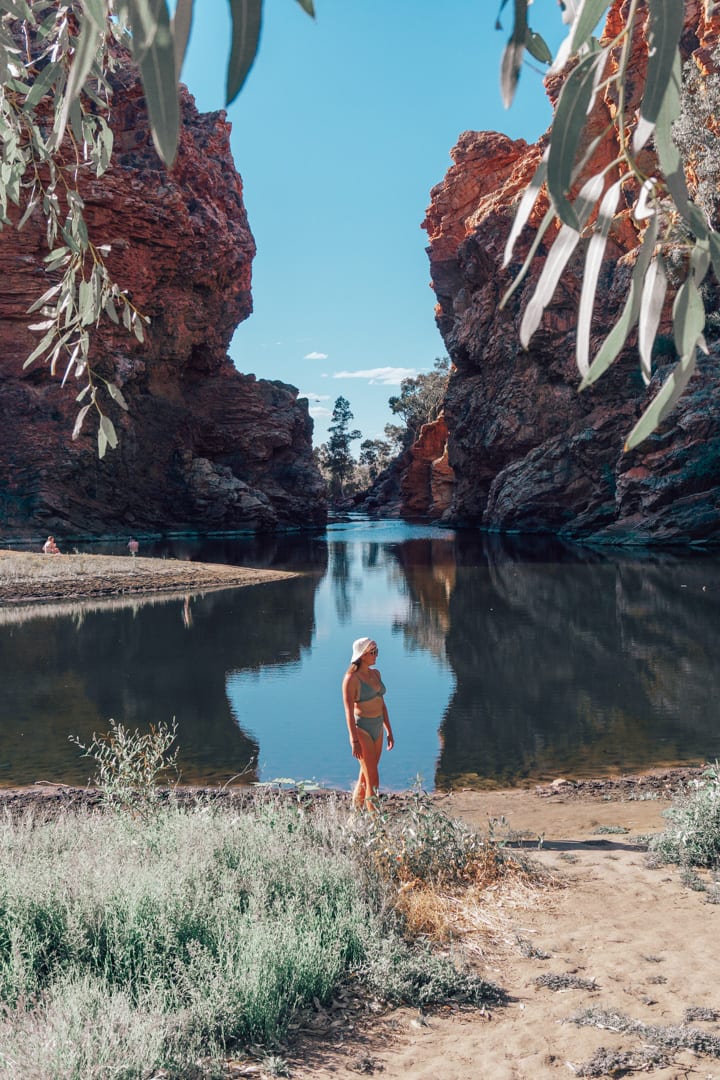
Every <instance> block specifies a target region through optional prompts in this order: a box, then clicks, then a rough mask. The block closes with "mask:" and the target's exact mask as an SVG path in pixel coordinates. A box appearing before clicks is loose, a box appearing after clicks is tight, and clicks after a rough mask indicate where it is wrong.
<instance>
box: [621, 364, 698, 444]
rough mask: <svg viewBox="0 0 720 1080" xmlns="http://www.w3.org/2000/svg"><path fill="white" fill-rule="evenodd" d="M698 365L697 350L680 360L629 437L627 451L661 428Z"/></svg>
mask: <svg viewBox="0 0 720 1080" xmlns="http://www.w3.org/2000/svg"><path fill="white" fill-rule="evenodd" d="M696 363H697V353H696V351H695V349H693V351H692V353H691V354H690V356H683V357H682V358H681V359H680V360H678V362H677V364H676V365H675V367H674V368H673V370H672V372H671V373H670V375H669V376H668V377H667V379H666V380H665V382H664V383H663V384H662V386H661V387H660V390H659V391H658V393H657V394H656V395H655V397H654V398H653V400H652V401H651V403H650V405H648V407H647V409H646V410H645V412H644V413H643V414H642V416H641V417H640V419H639V420H638V422H637V424H636V425H635V427H634V428H633V429H632V431H631V432H630V434H629V435H628V437H627V440H626V442H625V447H624V449H625V450H632V449H633V448H634V447H636V446H638V445H639V444H640V443H641V442H643V441H644V440H645V439H647V437H648V435H652V433H653V432H654V431H655V430H656V429H657V428H658V427H659V425H660V424H661V423H662V422H663V420H664V419H665V417H666V416H667V415H668V413H669V412H670V411H671V410H672V409H673V407H674V406H675V403H676V402H677V400H678V399H679V398H680V397H681V396H682V393H683V390H684V389H685V387H686V386H687V384H688V382H689V380H690V377H691V376H692V374H693V372H694V371H695V366H696Z"/></svg>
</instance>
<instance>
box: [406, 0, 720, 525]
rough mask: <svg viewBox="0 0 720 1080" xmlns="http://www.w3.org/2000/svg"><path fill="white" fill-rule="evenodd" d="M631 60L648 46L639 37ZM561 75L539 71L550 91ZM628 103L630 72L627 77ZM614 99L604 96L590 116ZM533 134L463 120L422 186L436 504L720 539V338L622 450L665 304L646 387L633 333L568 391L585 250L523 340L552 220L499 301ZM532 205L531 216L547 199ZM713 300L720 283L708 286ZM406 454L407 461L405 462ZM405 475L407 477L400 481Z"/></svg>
mask: <svg viewBox="0 0 720 1080" xmlns="http://www.w3.org/2000/svg"><path fill="white" fill-rule="evenodd" d="M623 13H624V5H623V3H622V2H621V0H616V2H615V3H614V4H613V5H612V8H611V10H610V13H609V16H608V28H607V31H606V33H607V34H608V36H612V35H613V34H614V33H616V32H617V29H618V26H619V20H620V19H621V18H622V17H623ZM716 23H717V20H715V22H714V23H712V22H711V21H709V20H707V19H706V16H705V5H703V4H702V3H701V2H700V0H692V2H689V3H688V4H687V5H686V30H685V34H684V37H683V48H684V51H685V54H686V55H693V56H694V57H695V59H696V61H697V62H698V63H699V64H700V65H701V66H703V67H704V69H706V68H707V64H708V62H709V60H708V58H709V55H710V52H711V51H712V47H713V46H714V45H716V44H717V39H718V27H717V25H716ZM633 48H634V54H635V53H637V58H636V64H635V66H634V69H635V70H636V69H637V68H638V66H639V65H641V64H642V63H643V62H644V60H643V57H644V56H645V55H646V45H645V43H644V39H643V38H642V36H638V38H637V39H636V41H635V42H634V46H633ZM559 88H560V84H559V82H558V80H557V79H556V80H553V82H552V83H550V85H549V86H548V92H549V93H550V96H551V98H555V97H556V96H557V93H558V92H559ZM628 92H629V105H628V107H629V108H632V106H633V100H634V97H637V87H633V86H630V87H629V90H628ZM613 110H614V102H613V101H612V100H611V99H609V98H608V99H607V100H605V101H601V102H600V103H599V105H598V107H597V109H596V115H594V116H593V118H592V122H593V125H594V126H596V127H597V128H598V130H599V129H600V126H604V124H605V123H606V121H607V119H608V117H609V116H610V115H611V114H612V112H613ZM544 146H545V140H544V139H541V140H540V142H539V143H538V144H537V145H536V146H528V145H527V144H526V143H525V142H523V141H517V142H515V141H512V140H510V139H508V138H506V137H505V136H503V135H498V134H496V133H493V132H465V133H464V134H463V135H461V136H460V139H459V141H458V145H457V146H456V147H455V149H454V150H453V151H452V155H451V156H452V159H453V165H452V167H451V168H450V170H449V171H448V173H447V176H446V177H445V180H444V181H443V182H442V183H441V184H439V185H438V186H437V187H436V188H434V189H433V192H432V196H431V197H432V202H431V205H430V208H429V210H428V213H427V217H426V220H425V222H424V227H425V228H426V230H427V232H428V236H429V240H430V246H429V249H428V250H429V255H430V265H431V273H432V279H433V287H434V289H435V293H436V296H437V307H436V317H437V323H438V327H439V329H440V332H441V334H442V336H443V338H444V340H445V343H446V346H447V350H448V354H449V356H450V358H451V360H452V361H453V364H454V368H455V370H454V372H453V374H452V376H451V379H450V385H449V389H448V393H447V397H446V401H445V422H446V424H447V429H448V457H447V460H448V463H449V467H450V468H451V469H452V471H453V473H454V478H455V486H454V494H453V497H452V504H451V506H450V508H449V509H448V510H447V511H446V513H445V519H446V520H448V521H454V522H456V523H467V524H473V525H481V526H483V527H485V528H488V529H492V530H501V531H502V530H513V531H518V532H553V533H559V534H561V535H566V536H570V537H585V538H592V539H594V540H598V541H623V542H643V543H657V542H667V543H671V542H683V543H684V542H693V541H718V540H720V396H719V395H720V364H719V362H718V361H719V360H720V343H714V344H713V343H712V342H710V337H711V333H712V331H709V332H708V335H707V336H708V340H709V343H710V345H711V349H710V352H711V355H710V356H709V357H708V358H706V359H704V360H703V361H702V363H700V365H699V370H698V373H697V374H696V375H695V376H694V377H693V378H692V380H691V381H690V384H689V388H688V391H687V392H686V394H685V396H684V397H683V398H682V399H681V402H680V404H679V405H678V406H677V407H676V408H675V411H674V412H673V414H672V415H671V417H670V418H669V419H668V420H667V421H666V423H665V424H664V425H663V427H662V429H661V430H660V431H659V432H658V433H657V434H656V435H654V436H653V437H651V438H649V439H648V440H646V441H645V443H644V444H642V446H641V447H640V448H639V449H637V450H635V451H633V452H631V453H628V454H623V452H622V448H623V442H624V437H625V436H626V435H627V434H628V433H629V431H630V430H631V428H632V426H633V424H634V422H635V420H636V419H637V418H638V417H639V415H640V414H641V412H642V411H643V409H644V408H645V407H646V405H647V403H648V401H649V400H650V399H651V397H652V396H653V395H654V394H655V393H656V392H657V389H658V388H659V386H660V384H661V382H662V381H663V380H664V378H666V377H667V374H668V372H669V370H670V366H671V363H672V362H673V360H674V353H673V351H672V345H671V338H670V337H669V335H668V331H669V329H670V326H669V322H668V312H666V314H665V321H664V324H663V325H661V330H662V331H664V335H663V336H662V337H661V339H660V346H661V348H660V349H659V350H658V351H659V352H662V351H663V347H664V351H665V352H666V353H667V354H668V355H665V356H662V355H660V356H658V358H657V365H656V373H655V375H654V377H653V380H652V382H651V385H650V386H649V387H648V388H647V390H646V389H645V387H644V386H643V383H642V381H641V378H640V374H639V370H638V365H639V361H638V358H637V350H636V347H635V345H636V342H635V338H631V339H630V341H629V343H628V347H627V348H626V350H625V352H624V353H623V354H622V355H621V357H620V358H619V360H618V361H617V362H616V364H615V366H614V367H613V368H612V369H611V370H610V372H609V373H608V374H607V375H605V376H603V377H602V378H601V379H600V380H599V382H597V383H596V384H595V385H594V386H593V387H591V388H590V389H589V390H587V391H585V392H584V393H583V394H578V392H577V386H578V383H579V376H578V372H577V368H576V364H575V326H576V320H577V310H578V301H579V294H580V287H581V282H582V257H583V254H584V252H583V254H581V253H578V254H577V257H576V260H575V261H574V262H571V264H570V265H569V267H568V269H567V270H566V272H565V274H564V276H563V278H562V279H561V282H560V284H559V286H558V288H557V289H556V292H555V295H554V297H553V299H552V301H551V303H550V305H549V307H548V309H547V310H546V312H545V315H544V318H543V321H542V323H541V326H540V328H539V329H538V331H537V332H536V333H535V335H534V337H533V338H532V340H531V342H530V347H529V349H528V350H527V351H524V350H523V349H522V348H521V347H520V344H519V337H518V329H519V325H520V319H521V316H522V312H523V311H524V309H525V307H526V305H527V303H528V301H529V299H530V297H531V296H532V293H533V291H534V286H535V283H536V282H537V279H538V276H539V273H540V270H541V268H542V264H543V262H544V257H545V256H546V255H547V253H548V250H549V247H550V244H551V242H552V238H553V237H552V235H550V236H549V238H548V239H547V240H546V242H545V243H544V244H543V245H541V247H540V249H539V254H538V256H537V257H536V259H535V261H534V264H533V267H532V269H531V272H530V274H529V275H528V279H526V282H525V284H524V286H522V287H521V288H520V289H519V290H518V291H517V293H516V294H515V296H514V297H513V299H512V300H511V302H510V303H509V304H508V306H507V308H506V309H505V310H503V311H501V310H499V303H500V299H501V297H502V295H503V293H504V292H505V290H506V288H507V286H508V284H509V283H510V281H511V280H512V278H513V276H514V274H515V273H517V271H518V269H519V267H520V265H521V262H522V259H523V258H524V256H525V253H526V252H527V250H528V248H529V244H530V240H531V238H532V234H533V230H532V228H530V229H527V228H526V230H525V232H524V234H523V236H522V238H521V241H520V243H519V244H518V246H517V247H516V251H515V254H514V259H515V261H514V263H513V264H512V265H511V266H510V267H509V268H508V271H507V272H505V271H502V270H501V263H502V256H503V249H504V246H505V241H506V237H507V235H508V232H509V229H510V225H511V221H512V216H513V203H514V202H515V201H516V200H517V198H518V196H519V194H520V193H521V191H522V190H523V188H524V187H525V186H526V184H527V182H528V180H529V179H530V177H531V176H532V174H533V172H534V170H535V168H536V166H537V163H538V161H539V158H540V155H541V153H542V151H543V149H544ZM540 203H541V204H540V205H538V206H537V207H536V208H535V211H534V216H533V218H532V219H531V222H530V225H531V226H533V225H536V224H537V223H538V221H539V219H540V218H541V217H542V215H543V214H544V212H545V208H546V206H545V205H542V200H541V201H540ZM636 246H637V233H636V228H635V225H634V223H633V222H632V220H631V218H630V215H629V211H628V212H627V213H625V214H624V215H623V216H622V217H621V219H620V221H619V222H618V223H617V226H616V227H615V228H614V230H613V231H612V232H611V236H610V240H609V245H608V253H607V255H606V261H605V263H604V265H603V270H602V274H601V279H600V283H599V287H598V295H597V299H596V306H595V317H594V324H593V338H592V353H593V355H594V353H595V352H596V351H597V348H598V347H599V345H600V343H601V342H602V340H603V339H604V337H605V336H606V335H607V333H608V332H609V330H610V329H611V327H612V326H613V325H614V322H615V320H616V319H617V316H618V314H619V311H620V309H621V306H622V304H623V303H624V301H625V298H626V296H627V289H628V283H629V277H630V273H631V271H632V267H633V265H634V261H635V249H636ZM716 300H717V295H716ZM411 468H412V466H411ZM410 487H411V484H410V482H409V481H406V482H405V485H404V488H403V490H405V488H408V489H409V488H410Z"/></svg>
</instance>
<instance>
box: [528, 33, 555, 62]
mask: <svg viewBox="0 0 720 1080" xmlns="http://www.w3.org/2000/svg"><path fill="white" fill-rule="evenodd" d="M525 48H526V49H527V51H528V52H529V53H530V55H531V56H533V57H534V58H535V59H536V60H539V61H540V63H541V64H550V63H552V58H553V57H552V53H551V52H550V49H549V48H548V46H547V42H546V41H545V38H543V37H541V36H540V34H538V33H536V32H535V31H534V30H531V29H530V27H528V29H527V35H526V37H525Z"/></svg>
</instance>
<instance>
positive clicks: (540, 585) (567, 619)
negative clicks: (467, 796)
mask: <svg viewBox="0 0 720 1080" xmlns="http://www.w3.org/2000/svg"><path fill="white" fill-rule="evenodd" d="M455 550H456V557H457V579H456V584H455V588H454V589H453V592H452V596H451V598H450V603H449V623H450V626H449V630H448V634H447V638H446V645H447V655H448V659H449V661H450V664H451V665H452V668H453V671H454V672H455V675H456V678H457V684H456V688H455V692H454V694H453V696H452V699H451V701H450V703H449V705H448V708H447V711H446V714H445V717H444V719H443V724H442V728H441V736H442V743H443V746H442V752H441V755H440V760H439V763H438V769H437V773H436V782H437V784H438V786H442V787H445V786H457V785H459V784H462V783H471V784H474V785H478V784H482V785H486V784H506V783H518V782H521V781H522V780H527V779H532V780H537V779H541V778H545V779H547V778H552V777H557V776H559V775H563V774H570V775H575V776H582V775H584V776H589V775H601V774H603V773H605V772H608V771H612V772H617V771H620V772H622V771H625V772H627V771H632V770H635V769H641V768H648V767H652V766H653V765H660V764H665V763H671V762H673V763H674V762H681V761H693V760H703V759H706V758H707V757H712V756H715V755H716V754H717V753H718V751H719V750H720V739H719V737H718V724H717V715H716V708H715V704H714V703H715V701H716V700H717V697H716V695H717V691H718V689H720V686H719V685H718V684H719V682H720V677H719V676H718V670H717V664H716V656H717V650H718V646H720V623H719V622H718V616H719V615H720V609H719V604H718V597H720V570H719V568H718V563H717V560H715V559H711V558H707V557H706V558H698V559H695V560H689V559H687V558H672V557H669V556H663V557H662V559H659V558H658V559H648V558H644V559H642V560H638V559H633V558H632V557H630V556H623V555H621V556H618V555H615V556H614V557H612V558H610V559H608V557H607V555H604V554H603V555H602V556H600V555H597V554H596V553H592V552H588V551H579V550H577V549H570V550H564V551H563V552H562V553H561V554H562V560H563V561H561V562H558V561H555V560H556V559H557V556H558V552H557V551H556V550H555V551H551V552H545V553H543V552H542V551H538V550H537V549H535V550H534V551H533V552H532V560H530V559H528V552H525V553H523V554H524V558H522V559H520V560H518V554H519V552H518V549H517V546H515V545H514V546H513V547H511V548H510V549H509V550H508V546H507V545H503V544H502V543H501V542H499V541H498V539H497V538H491V539H490V540H487V539H486V540H485V541H480V542H478V541H477V540H476V541H475V542H473V541H472V540H471V538H470V537H463V538H461V540H460V541H459V542H458V543H457V544H456V548H455ZM549 554H551V555H552V556H553V561H549V560H548V555H549ZM433 617H434V615H433Z"/></svg>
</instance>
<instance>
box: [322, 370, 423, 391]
mask: <svg viewBox="0 0 720 1080" xmlns="http://www.w3.org/2000/svg"><path fill="white" fill-rule="evenodd" d="M417 374H418V369H417V368H410V367H376V368H363V369H362V370H361V371H336V372H335V373H334V375H333V379H367V381H368V382H369V383H370V385H371V386H372V385H374V384H379V385H380V386H399V385H400V383H401V382H402V381H403V379H414V378H415V376H416V375H417Z"/></svg>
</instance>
